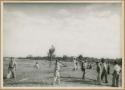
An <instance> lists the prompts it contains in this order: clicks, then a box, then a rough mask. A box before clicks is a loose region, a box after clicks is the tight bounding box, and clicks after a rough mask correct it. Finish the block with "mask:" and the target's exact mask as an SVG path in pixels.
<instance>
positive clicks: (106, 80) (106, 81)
mask: <svg viewBox="0 0 125 90" xmlns="http://www.w3.org/2000/svg"><path fill="white" fill-rule="evenodd" d="M105 83H108V79H107V72H105Z"/></svg>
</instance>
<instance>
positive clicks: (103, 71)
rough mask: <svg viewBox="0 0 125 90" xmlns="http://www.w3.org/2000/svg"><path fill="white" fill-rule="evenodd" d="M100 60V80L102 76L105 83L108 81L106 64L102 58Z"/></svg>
mask: <svg viewBox="0 0 125 90" xmlns="http://www.w3.org/2000/svg"><path fill="white" fill-rule="evenodd" d="M101 62H102V73H101V80H103V78H104V77H105V83H108V79H107V75H108V73H107V64H106V62H105V60H104V59H101Z"/></svg>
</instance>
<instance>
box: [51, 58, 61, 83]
mask: <svg viewBox="0 0 125 90" xmlns="http://www.w3.org/2000/svg"><path fill="white" fill-rule="evenodd" d="M61 65H62V64H61V63H60V62H59V60H56V63H55V70H54V81H53V85H55V84H56V83H57V84H58V85H60V68H61Z"/></svg>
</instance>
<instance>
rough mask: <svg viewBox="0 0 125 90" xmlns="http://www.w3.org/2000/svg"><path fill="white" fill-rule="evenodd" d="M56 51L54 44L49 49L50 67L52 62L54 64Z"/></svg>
mask: <svg viewBox="0 0 125 90" xmlns="http://www.w3.org/2000/svg"><path fill="white" fill-rule="evenodd" d="M54 52H55V47H54V46H53V45H52V46H51V48H50V49H49V52H48V57H49V60H50V64H49V67H51V64H52V59H53V56H54Z"/></svg>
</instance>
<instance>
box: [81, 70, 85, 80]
mask: <svg viewBox="0 0 125 90" xmlns="http://www.w3.org/2000/svg"><path fill="white" fill-rule="evenodd" d="M82 79H85V69H83V76H82Z"/></svg>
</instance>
